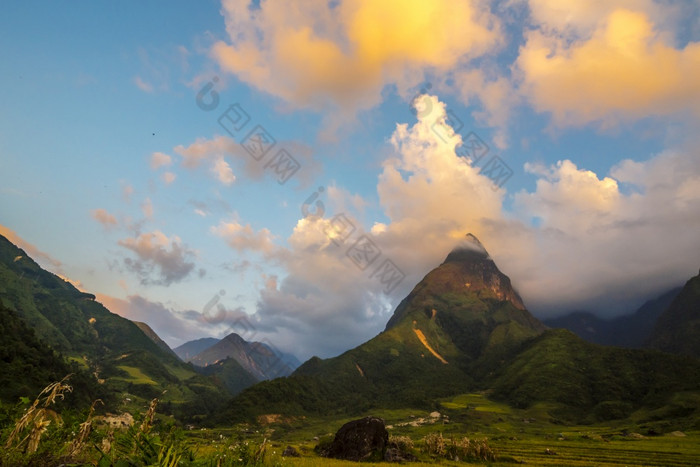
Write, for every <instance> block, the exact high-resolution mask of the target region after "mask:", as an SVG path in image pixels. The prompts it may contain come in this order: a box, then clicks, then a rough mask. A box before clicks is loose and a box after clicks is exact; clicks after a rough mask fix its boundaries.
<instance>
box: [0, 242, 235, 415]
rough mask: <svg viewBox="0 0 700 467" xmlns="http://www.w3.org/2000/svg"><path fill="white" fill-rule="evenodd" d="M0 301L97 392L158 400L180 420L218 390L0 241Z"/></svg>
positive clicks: (198, 411) (216, 399) (215, 397)
mask: <svg viewBox="0 0 700 467" xmlns="http://www.w3.org/2000/svg"><path fill="white" fill-rule="evenodd" d="M0 302H2V305H3V306H5V307H6V308H8V309H9V310H11V311H12V312H13V313H14V314H16V315H17V317H19V318H20V319H21V320H22V321H23V322H24V323H25V324H26V325H27V326H28V327H30V328H32V329H33V330H34V332H35V333H36V335H37V337H38V338H39V339H40V340H42V341H43V342H44V343H45V344H46V345H48V346H50V347H51V348H52V349H53V350H55V351H57V352H59V353H61V354H63V356H64V357H66V358H70V359H72V360H73V361H76V362H79V363H80V364H81V365H82V366H83V367H84V368H85V369H88V368H89V371H90V373H91V374H94V375H95V376H96V377H97V379H98V380H99V382H101V383H102V384H103V385H104V387H105V390H108V391H110V392H111V393H112V394H114V395H116V394H123V393H128V394H130V395H134V396H137V397H140V398H144V399H147V398H152V397H156V396H160V395H161V394H162V393H163V391H167V392H166V396H165V397H164V399H165V401H166V402H168V403H169V405H164V406H168V407H170V408H171V409H172V411H173V412H174V413H177V414H180V415H182V416H195V415H200V416H202V415H206V414H207V413H209V412H211V411H213V410H215V408H216V407H217V406H218V404H220V403H222V402H223V399H224V397H225V391H224V390H223V388H222V387H219V386H217V384H216V383H215V382H214V381H213V380H211V379H207V378H204V377H202V376H200V375H198V374H197V373H196V372H195V371H194V370H193V369H192V368H191V367H190V366H188V365H186V364H184V363H182V362H181V361H180V360H179V359H178V358H177V357H176V356H175V355H174V354H172V353H171V352H168V351H166V350H164V349H161V348H160V347H159V346H158V345H157V344H156V343H154V342H153V340H151V339H150V338H149V337H148V336H147V335H146V334H144V332H143V331H142V330H141V329H139V327H138V326H137V325H136V324H134V323H133V322H131V321H129V320H128V319H125V318H122V317H121V316H118V315H116V314H114V313H111V312H110V311H109V310H108V309H107V308H105V307H104V306H103V305H102V304H101V303H99V302H96V301H95V296H94V295H92V294H88V293H84V292H80V291H79V290H77V289H76V288H75V287H73V286H72V285H71V284H70V283H68V282H66V281H64V280H63V279H61V278H59V277H58V276H56V275H54V274H52V273H50V272H48V271H45V270H43V269H41V268H40V267H39V265H38V264H36V263H35V262H34V261H33V260H32V259H31V258H29V257H28V256H27V254H26V253H25V252H24V251H23V250H21V249H19V248H17V247H16V246H15V245H13V244H12V243H11V242H9V241H8V240H7V239H6V238H5V237H3V236H0Z"/></svg>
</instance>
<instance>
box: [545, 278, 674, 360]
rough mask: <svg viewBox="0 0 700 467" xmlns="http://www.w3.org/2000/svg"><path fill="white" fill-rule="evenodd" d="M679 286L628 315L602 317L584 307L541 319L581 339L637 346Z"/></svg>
mask: <svg viewBox="0 0 700 467" xmlns="http://www.w3.org/2000/svg"><path fill="white" fill-rule="evenodd" d="M680 291H681V287H678V288H675V289H672V290H669V291H668V292H666V293H664V294H662V295H661V296H659V297H657V298H655V299H653V300H649V301H647V302H646V303H644V304H643V305H642V306H641V307H639V309H638V310H637V311H635V312H634V313H631V314H628V315H622V316H617V317H615V318H610V319H605V318H601V317H599V316H598V315H596V314H594V313H591V312H588V311H574V312H572V313H568V314H566V315H562V316H557V317H556V318H550V319H545V320H542V322H543V323H544V324H546V325H547V326H549V327H550V328H558V329H568V330H569V331H571V332H573V333H574V334H576V335H577V336H579V337H580V338H581V339H584V340H586V341H588V342H592V343H594V344H601V345H614V346H616V347H626V348H632V349H638V348H642V347H644V346H645V344H646V342H647V340H649V338H650V337H651V334H652V332H653V330H654V326H655V325H656V321H657V320H658V319H659V317H660V316H661V314H662V313H663V312H664V311H666V309H667V308H668V307H669V306H670V305H671V302H673V299H674V298H676V296H677V295H678V294H679V293H680Z"/></svg>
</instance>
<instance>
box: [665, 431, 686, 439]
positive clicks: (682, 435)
mask: <svg viewBox="0 0 700 467" xmlns="http://www.w3.org/2000/svg"><path fill="white" fill-rule="evenodd" d="M669 435H671V436H677V437H679V438H683V437H684V436H685V433H683V432H682V431H672V432H670V433H669Z"/></svg>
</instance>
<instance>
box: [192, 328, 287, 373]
mask: <svg viewBox="0 0 700 467" xmlns="http://www.w3.org/2000/svg"><path fill="white" fill-rule="evenodd" d="M227 358H233V359H234V360H236V361H237V362H238V363H239V364H240V365H241V366H242V367H243V368H244V369H245V370H246V371H248V372H249V373H250V374H252V375H253V376H254V377H255V378H256V379H257V380H258V381H262V380H266V379H273V378H279V377H281V376H287V375H289V374H291V373H292V371H294V369H295V368H296V366H294V364H295V362H298V360H296V357H294V356H291V355H289V354H285V353H281V352H279V351H275V350H273V349H272V348H270V346H268V345H266V344H263V343H261V342H247V341H246V340H245V339H243V338H242V337H241V336H239V335H238V334H236V333H232V334H229V335H228V336H226V337H224V338H223V339H221V340H220V341H218V342H217V343H215V344H214V345H212V346H211V347H208V348H206V349H205V350H203V351H202V352H200V353H198V354H197V355H195V356H194V357H192V358H190V359H189V360H188V361H189V362H191V363H192V364H194V365H198V366H201V367H207V366H209V365H213V364H215V363H218V362H221V361H223V360H226V359H227Z"/></svg>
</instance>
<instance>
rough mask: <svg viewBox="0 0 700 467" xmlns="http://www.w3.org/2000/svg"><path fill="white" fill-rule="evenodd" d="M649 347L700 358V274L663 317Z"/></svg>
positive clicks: (692, 280) (687, 285) (685, 288)
mask: <svg viewBox="0 0 700 467" xmlns="http://www.w3.org/2000/svg"><path fill="white" fill-rule="evenodd" d="M649 347H652V348H655V349H659V350H663V351H664V352H669V353H675V354H684V355H692V356H694V357H700V273H699V274H698V275H697V276H695V277H693V278H691V279H690V280H689V281H688V282H686V284H685V286H684V287H683V290H681V292H680V293H679V294H678V296H677V297H676V298H675V299H674V300H673V302H672V303H671V305H670V306H669V307H668V309H667V310H666V311H665V312H664V313H663V314H662V315H661V316H660V317H659V320H658V321H657V323H656V326H655V327H654V332H653V334H652V336H651V337H650V339H649Z"/></svg>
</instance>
